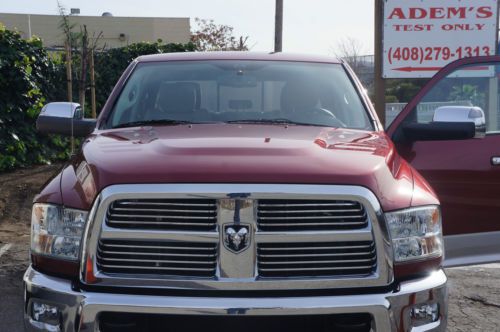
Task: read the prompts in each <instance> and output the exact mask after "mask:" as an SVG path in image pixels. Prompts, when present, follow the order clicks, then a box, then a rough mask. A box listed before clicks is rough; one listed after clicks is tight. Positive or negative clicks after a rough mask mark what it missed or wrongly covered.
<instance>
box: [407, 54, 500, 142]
mask: <svg viewBox="0 0 500 332" xmlns="http://www.w3.org/2000/svg"><path fill="white" fill-rule="evenodd" d="M499 74H500V66H495V65H491V64H481V65H478V64H474V65H467V66H463V67H459V68H457V70H455V71H453V72H451V73H450V74H449V75H448V76H447V77H446V78H444V79H442V80H440V81H439V82H438V83H437V84H436V85H434V86H433V87H432V88H431V90H430V91H429V92H428V93H427V94H426V95H425V97H424V98H423V99H422V100H421V102H420V103H419V104H418V105H417V107H416V108H415V109H414V110H413V111H412V113H411V114H410V115H409V116H408V117H407V118H406V120H405V122H418V123H429V122H433V121H448V122H474V123H475V124H476V130H481V131H483V132H484V131H486V133H490V134H491V133H500V114H499V113H500V106H499V105H500V102H499V82H498V77H499Z"/></svg>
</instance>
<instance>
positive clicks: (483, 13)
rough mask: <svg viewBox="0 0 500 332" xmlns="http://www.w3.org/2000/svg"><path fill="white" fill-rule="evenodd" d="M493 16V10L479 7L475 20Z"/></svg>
mask: <svg viewBox="0 0 500 332" xmlns="http://www.w3.org/2000/svg"><path fill="white" fill-rule="evenodd" d="M492 16H493V10H492V9H491V7H479V8H478V9H477V15H476V17H477V18H490V17H492Z"/></svg>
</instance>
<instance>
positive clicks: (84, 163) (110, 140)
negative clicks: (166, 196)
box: [61, 124, 413, 210]
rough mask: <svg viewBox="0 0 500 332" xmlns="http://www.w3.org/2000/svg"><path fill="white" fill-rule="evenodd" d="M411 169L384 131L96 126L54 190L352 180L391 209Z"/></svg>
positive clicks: (404, 201)
mask: <svg viewBox="0 0 500 332" xmlns="http://www.w3.org/2000/svg"><path fill="white" fill-rule="evenodd" d="M412 173H413V171H412V169H411V167H410V166H409V165H408V164H407V163H406V162H405V161H404V160H402V159H401V158H400V157H399V155H398V154H397V153H396V152H395V149H394V145H393V143H392V142H391V141H390V139H389V138H388V137H387V136H386V135H385V133H383V132H368V131H361V130H350V129H342V128H338V129H335V128H323V127H315V126H277V125H238V124H200V125H180V126H158V127H135V128H124V129H113V130H105V131H97V132H95V133H94V134H93V135H91V136H90V137H89V138H87V139H86V140H85V142H84V143H83V146H82V149H81V152H80V154H79V156H78V157H77V158H75V159H74V160H73V161H72V163H71V164H70V165H68V167H66V169H65V170H64V171H63V173H62V177H61V189H62V191H63V200H64V204H65V205H67V206H73V207H77V208H86V209H88V208H89V207H90V206H91V204H92V202H93V200H94V199H95V197H96V195H97V194H98V193H99V192H100V191H101V190H102V189H103V188H105V187H107V186H110V185H113V184H125V183H126V184H131V183H294V184H342V185H358V186H363V187H367V188H369V189H370V190H371V191H372V192H374V193H375V195H376V196H377V197H378V198H379V201H380V202H381V205H382V207H383V209H384V210H394V209H398V208H402V207H408V206H410V205H411V200H412V195H413V174H412Z"/></svg>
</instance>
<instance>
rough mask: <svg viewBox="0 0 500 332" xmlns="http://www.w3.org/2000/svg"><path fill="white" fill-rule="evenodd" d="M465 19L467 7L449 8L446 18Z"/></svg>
mask: <svg viewBox="0 0 500 332" xmlns="http://www.w3.org/2000/svg"><path fill="white" fill-rule="evenodd" d="M454 17H457V18H466V17H467V7H449V8H448V17H447V18H454Z"/></svg>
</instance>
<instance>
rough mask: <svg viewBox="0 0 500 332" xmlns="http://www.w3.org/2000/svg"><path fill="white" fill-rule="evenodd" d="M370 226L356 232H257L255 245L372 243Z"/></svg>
mask: <svg viewBox="0 0 500 332" xmlns="http://www.w3.org/2000/svg"><path fill="white" fill-rule="evenodd" d="M372 231H373V230H372V228H371V227H370V226H368V227H366V228H364V229H360V230H357V231H354V230H352V231H304V232H301V231H298V232H257V233H256V235H255V240H256V241H257V243H280V242H286V243H289V242H312V241H314V242H345V241H372V240H373V237H372Z"/></svg>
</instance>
